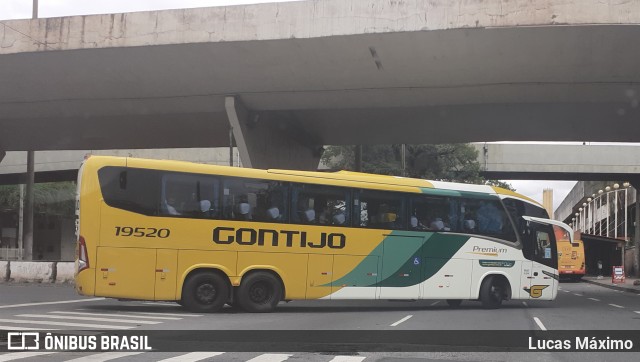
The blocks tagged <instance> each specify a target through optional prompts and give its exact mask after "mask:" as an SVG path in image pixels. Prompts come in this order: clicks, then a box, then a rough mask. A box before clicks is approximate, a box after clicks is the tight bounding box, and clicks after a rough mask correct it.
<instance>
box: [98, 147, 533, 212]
mask: <svg viewBox="0 0 640 362" xmlns="http://www.w3.org/2000/svg"><path fill="white" fill-rule="evenodd" d="M86 162H87V163H92V164H98V165H96V166H97V167H98V168H99V167H102V166H108V165H118V166H120V165H122V164H125V165H126V166H128V167H138V168H151V169H163V170H168V171H178V172H193V173H206V174H220V175H226V176H236V177H250V178H264V179H272V180H282V181H294V182H295V181H298V182H306V183H317V184H324V185H334V186H348V187H366V188H372V189H381V190H383V189H384V190H393V191H403V192H414V193H421V192H423V190H422V189H438V190H451V191H461V192H472V193H482V194H494V195H503V196H512V197H516V198H519V199H521V200H524V201H527V202H530V203H533V204H534V205H536V206H539V207H542V205H541V204H540V203H538V202H536V201H535V200H532V199H530V198H528V197H526V196H524V195H521V194H519V193H517V192H514V191H511V190H507V189H503V188H500V187H495V186H488V185H476V184H465V183H457V182H444V181H430V180H423V179H416V178H409V177H400V176H389V175H378V174H370V173H363V172H353V171H335V172H319V171H296V170H281V169H268V170H263V169H251V168H241V167H231V166H220V165H211V164H202V163H194V162H187V161H175V160H157V159H143V158H133V157H117V156H91V157H90V158H88V159H87V160H86Z"/></svg>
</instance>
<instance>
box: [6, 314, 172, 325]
mask: <svg viewBox="0 0 640 362" xmlns="http://www.w3.org/2000/svg"><path fill="white" fill-rule="evenodd" d="M16 317H27V318H51V319H71V320H81V321H93V322H113V323H133V324H160V323H162V322H156V321H142V320H137V319H114V318H94V317H74V316H68V315H50V314H18V315H17V316H16Z"/></svg>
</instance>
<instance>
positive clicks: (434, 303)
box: [431, 301, 440, 306]
mask: <svg viewBox="0 0 640 362" xmlns="http://www.w3.org/2000/svg"><path fill="white" fill-rule="evenodd" d="M438 303H440V301H437V302H433V303H431V306H434V305H436V304H438Z"/></svg>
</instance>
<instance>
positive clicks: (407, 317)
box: [389, 315, 413, 327]
mask: <svg viewBox="0 0 640 362" xmlns="http://www.w3.org/2000/svg"><path fill="white" fill-rule="evenodd" d="M411 317H413V315H408V316H406V317H404V318H402V319H401V320H399V321H397V322H395V323H393V324H392V325H390V326H389V327H395V326H397V325H398V324H400V323H402V322H404V321H406V320H408V319H409V318H411Z"/></svg>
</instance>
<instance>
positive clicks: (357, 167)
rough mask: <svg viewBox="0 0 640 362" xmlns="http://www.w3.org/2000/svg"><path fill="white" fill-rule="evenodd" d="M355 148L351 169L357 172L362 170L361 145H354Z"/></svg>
mask: <svg viewBox="0 0 640 362" xmlns="http://www.w3.org/2000/svg"><path fill="white" fill-rule="evenodd" d="M354 147H355V148H356V152H355V158H356V159H355V162H354V166H353V170H354V171H357V172H362V145H356V146H354Z"/></svg>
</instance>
